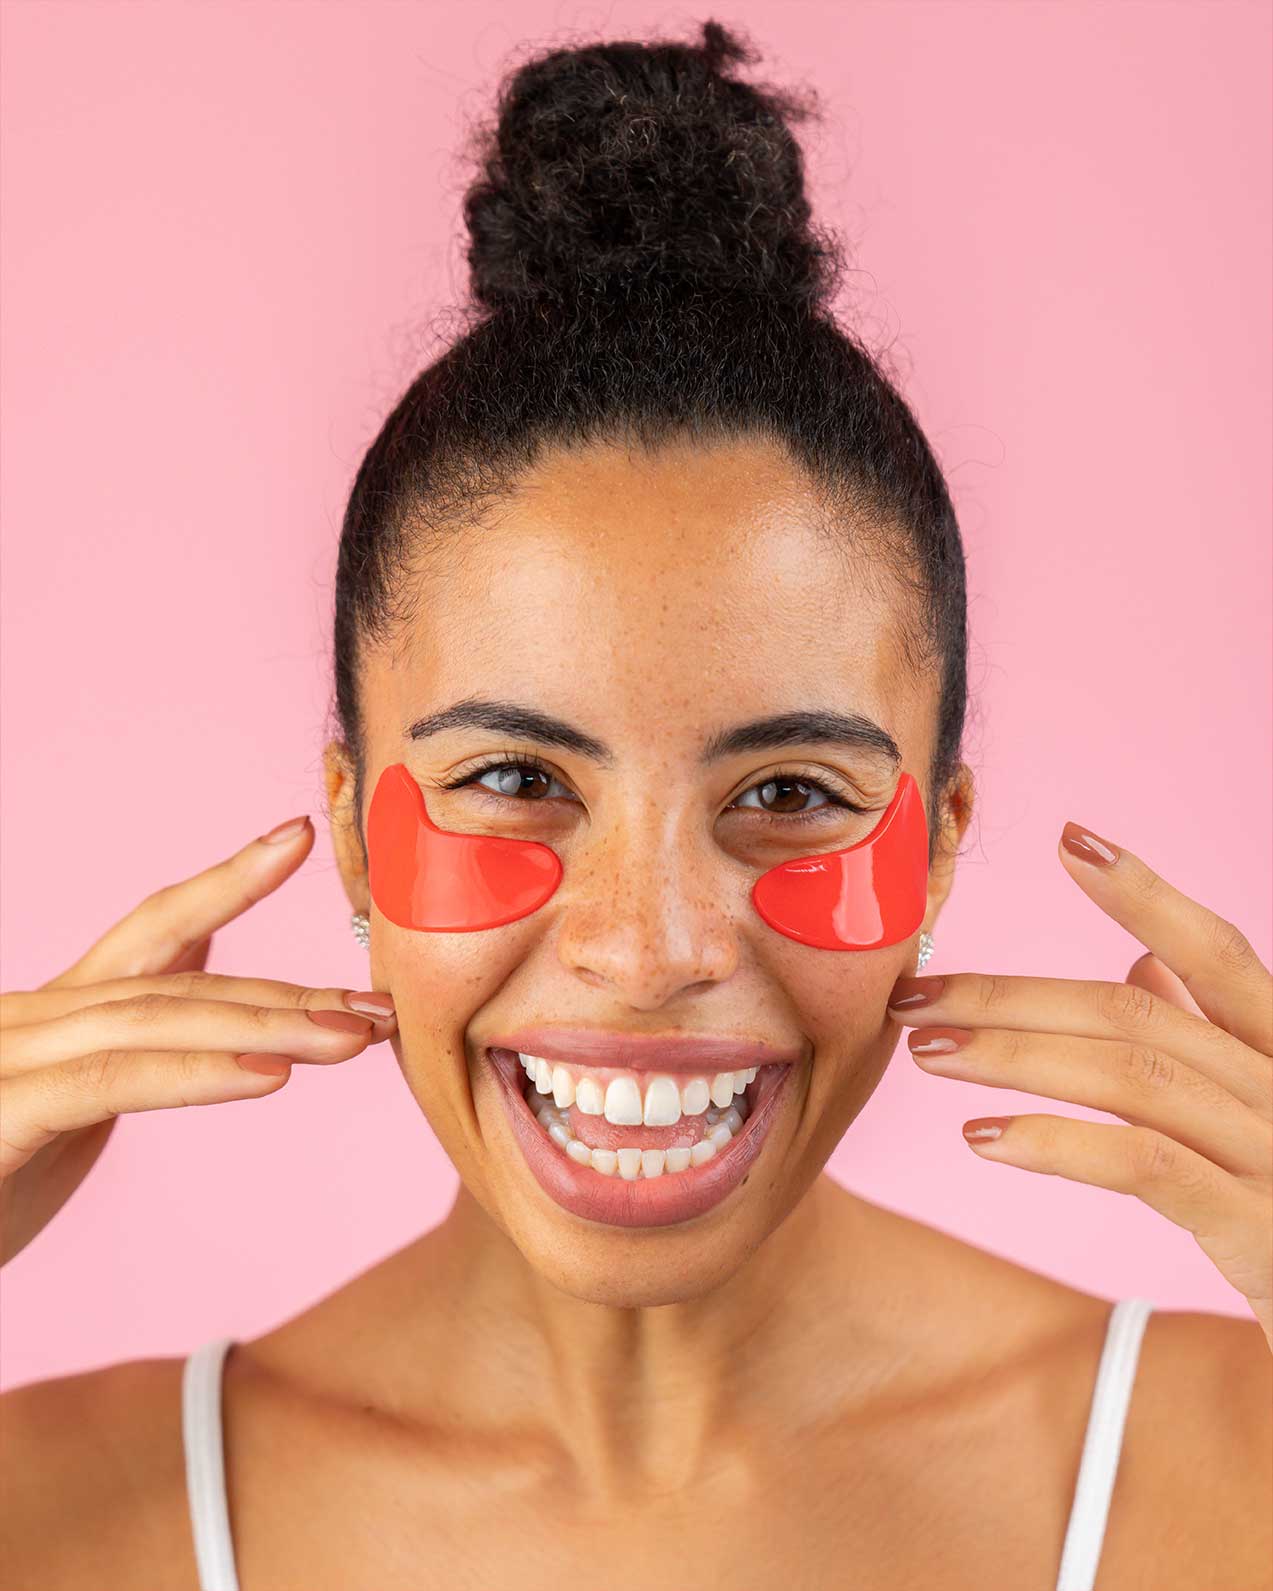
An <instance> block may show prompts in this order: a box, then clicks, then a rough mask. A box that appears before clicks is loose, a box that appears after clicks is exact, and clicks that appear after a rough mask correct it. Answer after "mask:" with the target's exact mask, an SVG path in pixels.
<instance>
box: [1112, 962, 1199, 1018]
mask: <svg viewBox="0 0 1273 1591" xmlns="http://www.w3.org/2000/svg"><path fill="white" fill-rule="evenodd" d="M1123 982H1124V983H1132V984H1135V985H1136V987H1137V988H1139V989H1146V990H1148V992H1149V993H1150V994H1156V995H1158V996H1159V997H1160V999H1163V1000H1166V1001H1167V1002H1168V1004H1169V1005H1175V1006H1179V1007H1180V1009H1181V1010H1182V1011H1188V1012H1190V1013H1191V1014H1192V1015H1194V1016H1200V1017H1202V1019H1203V1020H1204V1021H1206V1013H1205V1012H1204V1011H1203V1009H1202V1007H1201V1006H1200V1005H1199V1004H1198V1002H1197V1001H1196V1000H1195V999H1194V997H1193V996H1192V995H1191V994H1190V993H1189V990H1188V989H1187V988H1186V987H1185V985H1184V983H1183V982H1182V981H1181V980H1180V979H1179V978H1178V977H1177V976H1176V974H1175V973H1174V972H1173V971H1172V970H1171V968H1170V967H1169V966H1167V965H1166V964H1165V963H1164V962H1161V961H1159V959H1158V957H1157V956H1156V955H1154V953H1153V951H1152V950H1147V951H1146V952H1145V954H1144V955H1143V956H1138V957H1137V958H1136V960H1135V961H1133V962H1132V964H1131V967H1130V969H1129V970H1128V973H1127V976H1126V978H1124V979H1123Z"/></svg>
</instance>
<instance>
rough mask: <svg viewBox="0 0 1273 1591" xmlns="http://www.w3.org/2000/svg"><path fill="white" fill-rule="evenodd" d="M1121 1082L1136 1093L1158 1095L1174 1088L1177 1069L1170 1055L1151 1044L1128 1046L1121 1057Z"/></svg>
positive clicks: (1177, 1073)
mask: <svg viewBox="0 0 1273 1591" xmlns="http://www.w3.org/2000/svg"><path fill="white" fill-rule="evenodd" d="M1121 1066H1122V1072H1123V1080H1124V1081H1125V1082H1127V1083H1129V1084H1130V1085H1131V1086H1132V1087H1133V1088H1134V1089H1136V1090H1137V1092H1138V1093H1145V1094H1151V1093H1152V1094H1159V1093H1162V1092H1163V1091H1164V1090H1165V1089H1171V1088H1174V1087H1175V1085H1176V1083H1177V1082H1178V1080H1179V1068H1178V1067H1177V1065H1176V1062H1175V1061H1174V1060H1173V1059H1172V1057H1171V1056H1170V1055H1166V1054H1164V1053H1163V1051H1162V1050H1157V1049H1155V1048H1154V1046H1153V1045H1152V1044H1128V1045H1126V1046H1125V1047H1124V1049H1123V1051H1122V1055H1121Z"/></svg>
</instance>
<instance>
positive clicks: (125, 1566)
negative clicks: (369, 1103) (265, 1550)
mask: <svg viewBox="0 0 1273 1591" xmlns="http://www.w3.org/2000/svg"><path fill="white" fill-rule="evenodd" d="M181 1370H182V1361H181V1360H180V1359H151V1360H138V1361H132V1362H128V1363H124V1364H117V1365H110V1366H108V1367H106V1368H105V1369H101V1370H92V1371H87V1372H84V1373H82V1374H79V1375H71V1376H62V1377H59V1378H57V1379H55V1380H50V1381H37V1382H32V1383H30V1384H29V1385H27V1386H22V1387H15V1388H13V1389H12V1390H11V1391H9V1392H6V1393H5V1394H4V1396H3V1398H0V1430H2V1431H3V1443H2V1444H0V1560H2V1561H3V1562H4V1565H5V1585H6V1587H7V1588H9V1591H27V1588H28V1587H29V1588H31V1591H35V1588H37V1587H38V1588H39V1591H80V1588H85V1591H87V1588H90V1587H91V1588H93V1591H99V1588H100V1587H101V1586H102V1585H103V1584H104V1583H107V1582H109V1584H110V1585H111V1586H112V1587H116V1588H118V1591H128V1588H130V1587H132V1586H134V1585H136V1586H138V1587H141V1586H147V1587H153V1586H154V1584H155V1580H154V1574H155V1566H156V1564H162V1565H163V1566H164V1580H163V1584H164V1585H165V1587H171V1588H172V1591H186V1588H187V1587H189V1588H190V1591H193V1587H194V1585H195V1575H194V1556H193V1546H192V1544H191V1540H190V1531H189V1524H188V1520H187V1514H186V1500H185V1459H184V1454H183V1450H182V1444H181ZM104 1577H105V1578H104Z"/></svg>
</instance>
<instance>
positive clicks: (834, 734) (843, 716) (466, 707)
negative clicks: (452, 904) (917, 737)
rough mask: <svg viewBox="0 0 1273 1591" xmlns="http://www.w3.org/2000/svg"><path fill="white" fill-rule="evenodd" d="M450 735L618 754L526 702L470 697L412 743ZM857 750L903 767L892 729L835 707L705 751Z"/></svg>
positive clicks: (726, 739)
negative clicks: (477, 732)
mask: <svg viewBox="0 0 1273 1591" xmlns="http://www.w3.org/2000/svg"><path fill="white" fill-rule="evenodd" d="M448 729H488V730H491V731H492V732H494V733H495V734H499V735H510V736H515V737H517V738H520V739H522V740H533V741H537V742H538V743H539V744H540V745H544V746H555V747H557V748H558V749H560V750H563V751H573V752H575V753H576V754H577V755H578V756H581V757H588V758H590V759H591V760H592V761H594V762H596V763H599V764H600V765H602V766H604V767H613V766H614V763H615V755H614V752H613V751H612V750H611V749H610V747H609V746H607V745H606V743H605V742H604V741H602V740H598V739H597V738H596V736H595V735H589V734H587V733H586V732H585V731H584V730H582V729H578V728H576V727H575V725H574V724H569V723H567V722H566V721H565V719H563V718H555V717H553V715H552V714H551V713H545V712H541V711H540V710H539V709H538V708H537V707H528V706H525V705H523V704H522V703H520V702H505V701H483V700H481V699H479V698H476V697H469V698H467V699H466V700H464V701H460V702H455V703H453V704H452V705H451V706H450V707H444V708H442V709H441V710H440V711H439V712H436V713H430V714H429V715H428V716H427V717H425V718H417V719H416V721H415V723H413V724H412V725H410V727H409V728H408V729H407V731H406V738H407V739H408V740H413V741H415V740H426V739H428V737H429V736H430V735H439V734H442V733H443V732H444V731H446V730H448ZM807 745H815V746H854V747H856V748H857V749H859V750H861V751H866V752H870V753H873V754H874V755H876V756H878V757H882V758H883V759H884V760H885V761H886V762H888V763H889V764H890V766H891V767H892V768H894V769H896V768H897V767H898V766H899V765H900V764H901V761H902V753H901V751H900V750H899V748H898V745H897V742H896V741H895V740H894V739H893V737H892V735H890V734H889V733H888V731H887V730H886V729H883V728H881V727H880V725H879V724H877V723H875V721H874V720H873V719H870V718H867V717H865V716H864V715H863V714H861V713H842V712H838V711H835V710H834V709H832V708H829V707H815V708H808V709H802V710H800V711H795V712H787V713H773V714H771V715H770V716H769V717H767V718H754V719H751V720H750V721H749V722H747V723H742V724H735V725H734V726H733V728H732V729H724V730H718V731H717V732H716V733H715V734H714V735H710V736H709V737H708V739H707V741H706V742H705V743H704V746H703V749H702V753H701V755H702V760H703V761H704V762H705V763H708V762H719V761H720V760H721V759H722V758H724V757H735V756H738V755H739V754H740V753H742V752H745V751H778V750H781V749H782V748H783V747H786V746H807Z"/></svg>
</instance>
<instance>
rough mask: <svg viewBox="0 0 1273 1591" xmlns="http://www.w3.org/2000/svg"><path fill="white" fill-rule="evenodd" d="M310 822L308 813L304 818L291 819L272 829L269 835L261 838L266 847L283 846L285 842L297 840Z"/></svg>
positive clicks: (263, 835)
mask: <svg viewBox="0 0 1273 1591" xmlns="http://www.w3.org/2000/svg"><path fill="white" fill-rule="evenodd" d="M308 822H309V813H308V812H307V813H306V814H305V816H304V817H303V818H289V819H288V820H287V822H286V823H280V824H279V825H278V827H277V828H273V829H271V830H270V832H269V833H268V834H262V835H261V836H260V838H261V839H262V840H263V841H264V842H265V844H266V845H281V844H282V842H283V841H284V840H292V839H295V838H296V836H297V835H298V834H299V833H300V832H301V830H302V829H303V828H304V827H305V825H306V824H307V823H308Z"/></svg>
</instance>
